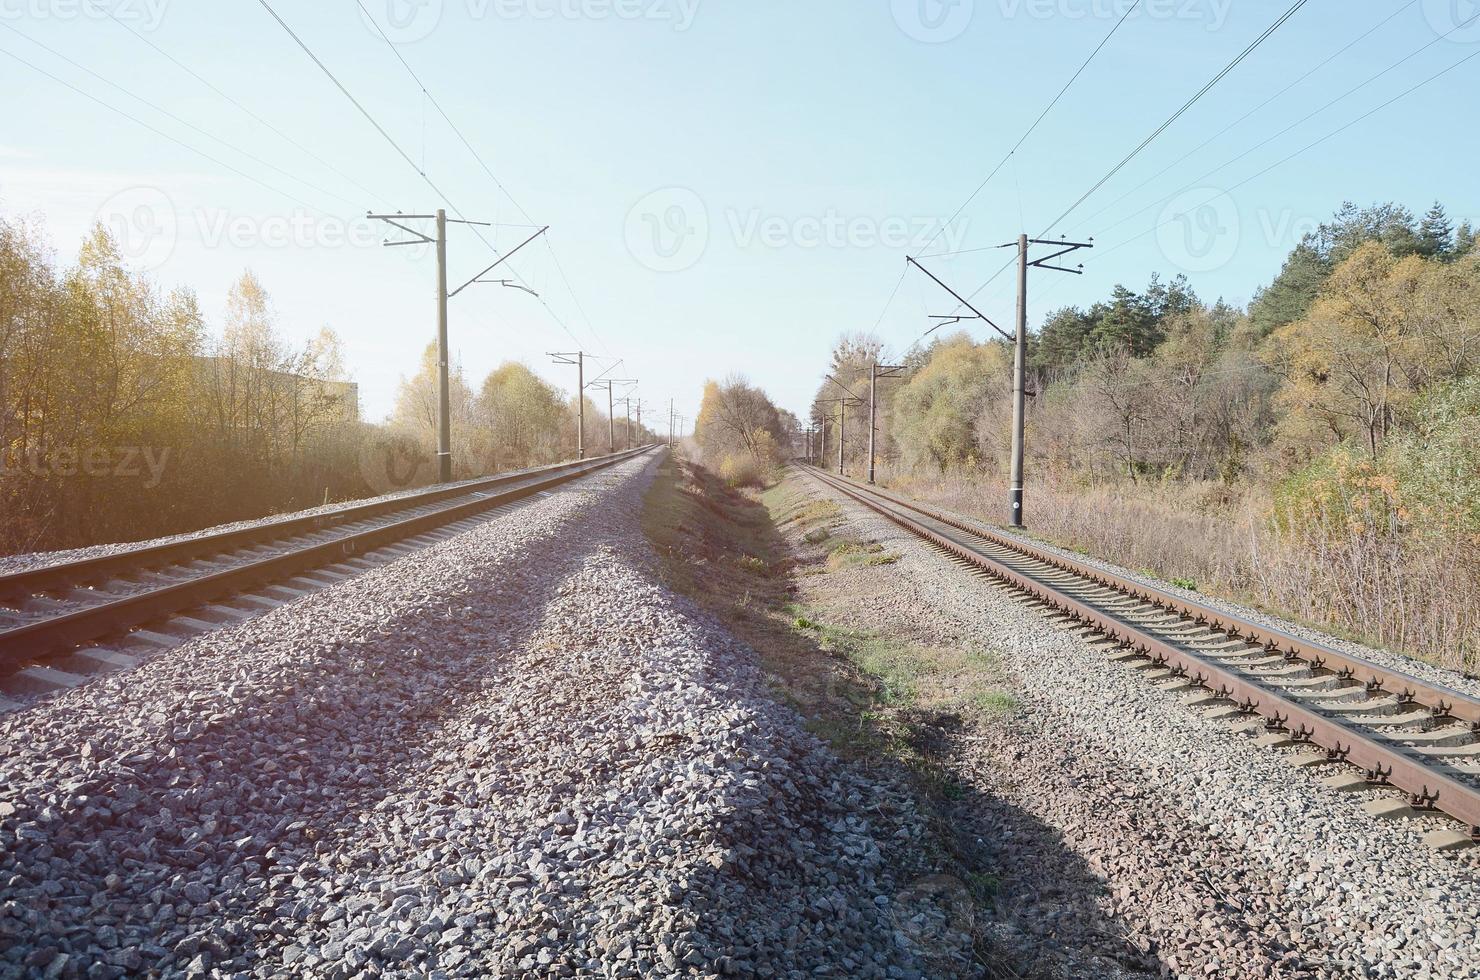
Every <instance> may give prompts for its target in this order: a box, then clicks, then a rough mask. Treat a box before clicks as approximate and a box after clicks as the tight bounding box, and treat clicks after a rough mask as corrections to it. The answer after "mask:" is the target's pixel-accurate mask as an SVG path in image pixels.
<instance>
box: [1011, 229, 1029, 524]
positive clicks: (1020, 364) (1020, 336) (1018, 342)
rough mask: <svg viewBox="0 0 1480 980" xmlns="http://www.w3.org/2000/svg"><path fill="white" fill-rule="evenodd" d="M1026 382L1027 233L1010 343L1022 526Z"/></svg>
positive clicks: (1016, 498) (1017, 517) (1015, 500)
mask: <svg viewBox="0 0 1480 980" xmlns="http://www.w3.org/2000/svg"><path fill="white" fill-rule="evenodd" d="M1027 386H1028V235H1027V233H1026V232H1025V233H1023V234H1021V235H1018V296H1017V336H1016V337H1015V338H1014V339H1013V344H1012V477H1011V480H1012V483H1011V486H1012V489H1011V490H1010V491H1009V493H1010V494H1011V496H1012V502H1011V506H1012V526H1013V527H1022V526H1023V426H1024V423H1025V419H1024V418H1023V414H1024V411H1025V409H1026V400H1027V397H1028V396H1027V391H1026V388H1027Z"/></svg>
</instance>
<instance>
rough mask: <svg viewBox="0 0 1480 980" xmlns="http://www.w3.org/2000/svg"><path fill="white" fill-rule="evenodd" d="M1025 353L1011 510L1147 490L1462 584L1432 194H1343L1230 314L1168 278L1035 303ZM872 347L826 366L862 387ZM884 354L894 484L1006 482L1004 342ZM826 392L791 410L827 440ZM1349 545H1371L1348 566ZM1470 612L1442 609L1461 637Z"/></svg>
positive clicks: (1475, 544)
mask: <svg viewBox="0 0 1480 980" xmlns="http://www.w3.org/2000/svg"><path fill="white" fill-rule="evenodd" d="M1028 355H1029V356H1028V366H1029V377H1028V390H1029V391H1030V393H1031V395H1032V397H1030V398H1029V399H1028V410H1027V439H1026V445H1027V465H1028V471H1029V483H1030V490H1029V498H1030V503H1029V513H1030V514H1031V513H1032V512H1033V511H1032V503H1031V498H1032V496H1033V493H1034V492H1035V490H1037V491H1038V492H1040V493H1042V492H1051V493H1054V494H1060V495H1062V499H1063V500H1065V501H1068V500H1071V499H1073V498H1074V497H1075V496H1076V495H1077V496H1079V497H1081V498H1083V497H1085V496H1086V495H1098V496H1097V497H1096V499H1100V498H1104V499H1120V500H1127V499H1131V498H1138V499H1142V500H1156V501H1160V502H1162V504H1164V510H1167V511H1170V510H1177V511H1178V512H1179V513H1191V514H1194V515H1196V516H1198V518H1199V519H1206V521H1210V522H1211V521H1220V520H1225V519H1226V518H1228V515H1230V514H1232V513H1233V512H1234V511H1239V512H1240V513H1244V512H1248V513H1253V514H1255V517H1254V518H1253V520H1254V522H1255V523H1256V524H1258V529H1257V530H1258V531H1259V533H1261V534H1263V533H1265V532H1268V533H1270V534H1273V535H1275V537H1273V538H1271V539H1270V543H1273V544H1275V545H1277V546H1280V547H1291V548H1307V550H1309V548H1311V547H1314V545H1313V542H1318V543H1319V550H1320V551H1321V553H1322V554H1323V555H1325V556H1327V557H1328V558H1329V559H1330V560H1331V561H1332V562H1339V561H1345V562H1347V563H1348V566H1349V568H1348V572H1347V574H1349V575H1352V574H1355V575H1359V576H1369V577H1377V576H1381V575H1388V576H1390V577H1397V576H1400V575H1401V574H1402V571H1403V568H1407V567H1409V566H1414V567H1416V566H1417V565H1423V566H1424V568H1425V569H1426V571H1425V575H1429V574H1432V575H1433V576H1441V574H1447V575H1448V576H1450V577H1453V576H1456V575H1457V576H1459V577H1460V579H1461V580H1462V581H1465V582H1467V583H1468V585H1467V586H1466V587H1465V588H1463V589H1461V590H1459V591H1458V592H1455V593H1454V594H1455V595H1456V596H1457V597H1458V596H1463V597H1464V598H1462V599H1458V598H1457V599H1456V601H1459V602H1462V603H1471V604H1473V603H1474V602H1475V599H1476V597H1477V595H1480V588H1475V587H1474V586H1475V583H1476V582H1477V581H1480V557H1477V556H1480V249H1477V247H1476V242H1475V231H1474V229H1473V228H1472V227H1471V226H1470V225H1469V224H1468V223H1461V224H1459V225H1458V226H1457V227H1456V226H1455V225H1454V224H1453V223H1452V222H1451V221H1450V219H1449V218H1448V217H1447V215H1446V214H1445V210H1444V208H1443V207H1442V206H1441V205H1439V204H1435V205H1434V206H1433V207H1432V208H1430V209H1429V210H1428V211H1427V212H1426V213H1425V214H1424V215H1423V216H1422V217H1416V216H1415V215H1414V214H1413V213H1412V212H1411V211H1409V210H1408V209H1407V208H1404V207H1402V206H1401V205H1397V204H1391V203H1388V204H1378V205H1374V206H1371V207H1366V208H1358V207H1356V206H1353V205H1351V204H1347V205H1345V206H1343V207H1342V208H1341V209H1340V210H1339V211H1338V212H1337V213H1336V214H1335V215H1334V216H1333V217H1332V218H1331V220H1329V221H1327V222H1324V223H1322V224H1321V225H1320V226H1319V227H1318V228H1317V229H1315V230H1314V231H1312V232H1310V233H1308V234H1306V235H1305V236H1303V238H1302V240H1301V241H1300V243H1299V244H1298V245H1297V246H1296V247H1295V248H1294V249H1293V250H1292V252H1291V253H1290V254H1289V256H1288V257H1287V259H1286V260H1285V262H1284V264H1283V267H1282V268H1281V270H1280V272H1279V274H1278V275H1277V276H1276V277H1275V278H1274V280H1273V281H1272V282H1271V283H1269V284H1268V285H1267V286H1265V287H1264V288H1262V289H1260V290H1259V291H1258V292H1257V293H1256V294H1255V296H1254V299H1253V300H1252V301H1251V302H1250V303H1249V304H1248V306H1247V308H1239V307H1236V306H1233V305H1231V304H1228V303H1226V302H1224V301H1222V300H1221V299H1220V300H1216V301H1213V302H1211V303H1210V302H1207V301H1205V300H1203V299H1202V298H1200V297H1199V296H1198V295H1197V293H1196V291H1195V289H1194V288H1193V285H1192V284H1191V283H1190V282H1189V281H1188V280H1187V279H1186V278H1185V277H1183V276H1177V277H1176V278H1174V279H1172V280H1170V281H1163V280H1162V279H1160V278H1159V277H1157V276H1152V277H1151V279H1150V281H1149V282H1148V284H1147V285H1146V286H1145V288H1143V289H1140V290H1137V289H1133V288H1130V287H1127V286H1125V285H1117V286H1115V287H1114V288H1113V289H1112V290H1111V292H1110V295H1109V296H1108V297H1107V298H1105V299H1104V300H1102V301H1100V302H1096V303H1094V304H1092V305H1090V306H1089V307H1087V308H1082V307H1076V306H1069V307H1064V308H1062V309H1058V310H1055V311H1053V312H1052V313H1051V314H1049V315H1048V316H1047V318H1046V319H1045V320H1044V322H1043V324H1042V326H1041V328H1040V329H1039V330H1037V331H1036V332H1035V333H1033V334H1032V335H1031V337H1030V340H1029V351H1028ZM887 359H888V358H887V357H886V352H885V351H884V350H883V345H882V344H880V343H879V341H878V340H877V338H874V337H872V336H868V335H857V334H853V335H847V336H844V337H843V338H842V339H841V340H840V341H839V342H838V344H837V346H836V347H835V349H834V351H833V354H832V359H831V363H830V364H829V371H830V373H831V374H833V376H834V377H836V378H837V379H838V380H839V381H841V382H842V383H843V384H845V385H847V386H848V387H850V388H851V389H852V390H853V391H854V392H856V393H858V394H860V395H866V389H867V386H868V379H869V373H870V370H871V365H872V364H873V363H874V362H876V361H880V360H887ZM900 360H901V361H902V363H903V364H904V365H905V367H906V370H905V372H904V377H903V378H902V379H901V380H898V381H890V382H881V383H880V426H879V433H878V437H877V440H876V446H877V447H878V448H877V450H876V451H877V456H878V462H879V463H880V464H881V465H882V466H883V467H884V469H885V471H886V472H888V473H889V474H890V477H891V479H895V480H900V481H916V482H920V481H930V480H933V481H935V482H937V483H939V482H940V481H941V480H947V479H953V478H954V479H960V480H974V481H976V482H978V483H982V484H993V485H996V484H1001V483H1002V482H1004V481H1005V477H1006V473H1007V466H1008V462H1009V452H1010V419H1011V397H1012V349H1011V346H1010V345H1009V344H1007V343H1006V342H1003V341H998V340H988V341H985V342H977V341H975V340H973V339H972V338H971V337H970V336H968V335H967V334H965V333H959V334H956V335H954V336H948V337H944V338H940V339H936V340H934V341H932V342H931V343H930V344H929V345H928V346H919V347H915V348H913V349H911V350H909V351H907V352H905V353H904V354H903V355H902V356H901V357H900ZM839 394H840V392H839V390H838V388H837V387H836V386H835V385H833V384H832V383H830V382H825V383H823V384H822V385H821V386H820V387H819V389H818V392H817V395H816V398H815V399H814V402H813V405H812V407H811V413H810V415H811V417H810V422H811V424H812V425H813V426H814V427H817V428H819V429H821V428H824V427H825V428H826V429H827V430H828V433H829V436H828V437H829V443H828V448H829V452H830V453H831V452H834V451H835V447H836V442H835V441H832V440H834V439H835V438H836V424H835V423H833V422H827V421H825V420H826V418H827V417H828V416H835V415H836V402H835V401H833V399H835V398H837V397H838V395H839ZM854 411H855V409H852V408H850V420H851V419H852V418H859V419H861V418H862V415H861V414H859V415H853V414H852V412H854ZM848 443H849V444H848V446H847V447H846V454H847V459H848V461H849V466H850V467H851V468H852V472H854V473H855V474H856V473H859V472H861V470H862V466H863V465H864V464H865V462H866V460H865V459H864V457H865V455H866V453H867V449H866V445H867V438H866V423H861V424H859V425H858V426H856V427H855V426H853V425H851V422H850V426H849V430H848ZM1066 506H1067V504H1066ZM1102 516H1103V515H1102ZM1147 516H1148V515H1147V514H1146V513H1145V512H1142V511H1137V512H1136V513H1135V514H1134V515H1133V514H1132V513H1131V512H1130V511H1129V510H1126V511H1125V513H1124V514H1123V517H1124V519H1125V520H1126V521H1127V522H1130V521H1143V520H1145V519H1146V517H1147ZM1104 519H1106V520H1111V519H1114V518H1111V517H1105V518H1104ZM1359 544H1360V546H1361V548H1364V549H1366V550H1365V551H1363V552H1362V554H1363V556H1368V557H1370V556H1373V555H1377V554H1379V553H1381V554H1382V555H1384V556H1386V557H1384V558H1383V560H1382V561H1381V562H1378V561H1377V560H1376V559H1373V560H1372V561H1370V562H1368V564H1367V565H1362V571H1360V572H1359V573H1358V572H1354V571H1352V568H1355V567H1356V566H1355V565H1353V564H1352V563H1353V562H1355V563H1356V564H1357V565H1361V561H1359V560H1358V558H1357V557H1354V553H1353V552H1352V550H1351V549H1353V548H1357V547H1358V545H1359ZM1379 545H1380V547H1379ZM1107 557H1111V558H1114V557H1115V556H1114V555H1107ZM1365 560H1366V558H1365V557H1364V558H1362V561H1365ZM1255 561H1256V559H1255V558H1251V568H1250V569H1248V570H1246V571H1247V573H1248V575H1250V576H1252V575H1253V574H1254V572H1253V571H1252V563H1254V562H1255ZM1395 563H1396V566H1397V567H1396V568H1394V567H1393V566H1394V564H1395ZM1384 564H1385V565H1386V566H1387V568H1388V570H1387V571H1384V570H1383V566H1384ZM1445 570H1447V572H1445ZM1218 574H1223V573H1222V572H1219V573H1218ZM1333 574H1336V573H1335V572H1334V571H1333ZM1320 580H1321V577H1320V576H1316V577H1314V578H1312V581H1320ZM1426 581H1427V580H1426ZM1244 584H1248V583H1247V582H1244ZM1426 587H1430V588H1431V591H1432V590H1433V589H1438V590H1441V591H1442V590H1443V588H1444V587H1443V586H1439V585H1436V584H1435V582H1433V581H1428V582H1427V586H1426ZM1406 598H1407V599H1408V600H1412V599H1413V596H1411V595H1410V596H1407V597H1406ZM1404 600H1405V597H1404V596H1401V595H1399V596H1396V597H1394V598H1392V599H1391V600H1384V601H1385V602H1386V601H1391V602H1393V603H1398V604H1400V603H1401V602H1402V601H1404ZM1414 605H1415V606H1416V605H1418V603H1414ZM1410 614H1411V612H1410V613H1401V612H1393V613H1392V616H1394V617H1401V616H1403V615H1410ZM1451 614H1455V610H1454V608H1453V607H1451V608H1450V609H1449V610H1448V611H1447V612H1445V611H1443V610H1439V611H1436V612H1435V613H1434V615H1435V616H1444V615H1451ZM1385 615H1386V614H1385ZM1476 616H1477V614H1476V611H1475V610H1474V608H1473V606H1472V608H1470V610H1469V611H1468V612H1466V613H1460V614H1457V619H1456V618H1455V615H1451V619H1453V620H1455V621H1456V622H1459V621H1462V622H1463V623H1464V624H1466V625H1463V626H1460V627H1456V628H1457V629H1458V630H1459V632H1460V633H1462V634H1466V635H1465V637H1464V639H1463V640H1461V641H1460V642H1462V643H1464V644H1467V645H1468V647H1467V648H1468V649H1471V650H1473V649H1474V648H1475V647H1476V645H1477V637H1476V636H1475V635H1474V632H1473V631H1474V630H1475V629H1476V628H1477V625H1480V624H1477V622H1476ZM1313 618H1326V619H1330V618H1331V617H1329V616H1316V617H1313ZM1338 618H1339V617H1338ZM1383 629H1392V630H1396V631H1397V632H1399V633H1401V632H1402V627H1399V626H1394V625H1392V624H1391V623H1389V625H1388V626H1385V627H1383ZM1380 631H1381V630H1379V632H1380ZM1452 634H1453V631H1451V632H1450V633H1445V634H1444V635H1446V636H1449V635H1452ZM1435 635H1437V634H1435Z"/></svg>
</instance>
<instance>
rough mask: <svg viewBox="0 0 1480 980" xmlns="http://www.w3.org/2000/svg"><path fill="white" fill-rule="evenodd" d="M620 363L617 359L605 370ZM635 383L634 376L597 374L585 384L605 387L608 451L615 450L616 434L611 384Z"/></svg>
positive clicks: (613, 367) (610, 369) (593, 386)
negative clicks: (601, 376)
mask: <svg viewBox="0 0 1480 980" xmlns="http://www.w3.org/2000/svg"><path fill="white" fill-rule="evenodd" d="M621 363H622V362H621V361H618V362H617V363H616V364H613V365H612V366H611V367H609V368H607V370H608V371H612V370H615V369H616V367H617V365H618V364H621ZM635 384H637V379H636V378H607V379H606V380H602V379H601V378H600V377H599V376H598V377H597V378H596V380H594V381H592V382H591V383H590V384H589V385H587V387H588V388H605V389H606V451H607V452H609V453H614V452H616V451H617V436H616V428H615V426H616V420H615V415H616V412H615V406H614V404H613V388H612V386H613V385H635Z"/></svg>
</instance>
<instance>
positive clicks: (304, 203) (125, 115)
mask: <svg viewBox="0 0 1480 980" xmlns="http://www.w3.org/2000/svg"><path fill="white" fill-rule="evenodd" d="M0 54H5V55H8V56H10V57H11V58H13V59H15V60H16V61H19V62H20V63H21V64H23V65H25V66H26V67H27V68H29V69H31V70H32V71H34V72H36V73H38V74H40V75H45V76H46V77H47V78H49V79H51V80H52V81H54V82H56V83H57V84H59V85H65V86H66V87H67V88H69V89H71V90H72V91H73V92H76V93H77V94H78V95H80V96H82V97H83V98H85V99H88V100H90V101H92V102H96V103H97V104H98V105H100V106H102V107H103V108H104V109H107V110H108V111H110V112H113V113H116V114H117V115H120V116H122V117H123V118H125V119H127V120H129V121H130V122H133V123H135V124H137V125H139V126H142V127H144V128H145V129H147V130H149V132H151V133H153V134H154V135H156V136H158V137H160V138H161V139H166V140H169V141H170V142H171V143H174V144H175V145H176V146H180V147H184V148H185V149H187V150H189V151H190V152H191V153H194V154H196V155H198V156H201V157H204V158H205V159H207V160H209V161H210V162H211V163H214V164H216V166H218V167H223V168H225V169H226V170H229V171H231V172H232V173H234V174H236V175H237V176H238V177H241V178H243V179H245V180H250V181H251V182H252V183H254V184H256V185H257V186H259V187H262V188H265V189H267V190H269V191H271V192H272V193H274V194H280V195H282V196H283V197H286V198H287V199H288V200H290V201H293V202H294V203H296V204H301V205H302V206H303V207H305V208H308V209H309V210H310V211H317V212H319V213H320V214H328V213H329V212H327V211H325V210H324V209H322V208H317V207H314V206H313V205H312V204H309V203H308V202H307V201H304V200H302V199H300V198H298V197H296V196H294V195H292V194H290V193H288V192H287V191H285V190H282V189H280V188H277V187H274V186H273V185H271V184H269V183H267V182H266V181H264V180H262V179H261V178H259V177H254V176H253V175H251V174H249V173H247V172H246V171H244V170H239V169H238V168H236V167H233V166H232V165H231V164H229V163H227V162H226V161H225V160H221V159H219V158H217V157H214V156H212V155H211V154H209V153H207V152H206V151H205V150H202V149H200V148H199V147H195V146H191V145H190V144H189V143H186V142H185V141H184V140H181V139H177V138H176V137H174V136H171V135H170V134H169V133H166V132H165V131H164V130H162V129H160V128H158V127H157V126H154V125H151V124H150V123H147V122H145V121H144V120H142V119H140V118H139V117H138V116H135V115H133V114H132V113H129V112H127V111H125V110H123V109H120V108H118V107H117V106H115V105H113V104H111V103H108V102H105V101H103V100H102V99H100V98H98V97H97V96H96V95H93V94H92V93H90V92H84V91H83V90H82V89H80V88H78V87H77V86H76V85H73V84H72V83H71V82H69V81H67V80H66V79H64V78H59V77H58V76H56V75H53V74H52V73H51V72H49V71H47V70H46V69H45V68H42V67H40V66H38V65H34V64H32V63H31V62H29V61H27V60H26V59H25V58H22V57H21V56H20V55H18V54H16V53H15V52H13V51H8V50H6V49H5V48H0Z"/></svg>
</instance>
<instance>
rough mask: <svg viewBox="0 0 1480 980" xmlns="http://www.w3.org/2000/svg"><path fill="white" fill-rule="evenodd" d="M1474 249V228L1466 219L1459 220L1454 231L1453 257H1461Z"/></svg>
mask: <svg viewBox="0 0 1480 980" xmlns="http://www.w3.org/2000/svg"><path fill="white" fill-rule="evenodd" d="M1474 250H1475V229H1474V228H1472V227H1470V223H1469V222H1468V221H1461V222H1460V223H1459V228H1458V229H1456V230H1455V232H1454V257H1455V258H1461V257H1462V256H1465V255H1469V254H1470V253H1471V252H1472V251H1474Z"/></svg>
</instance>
